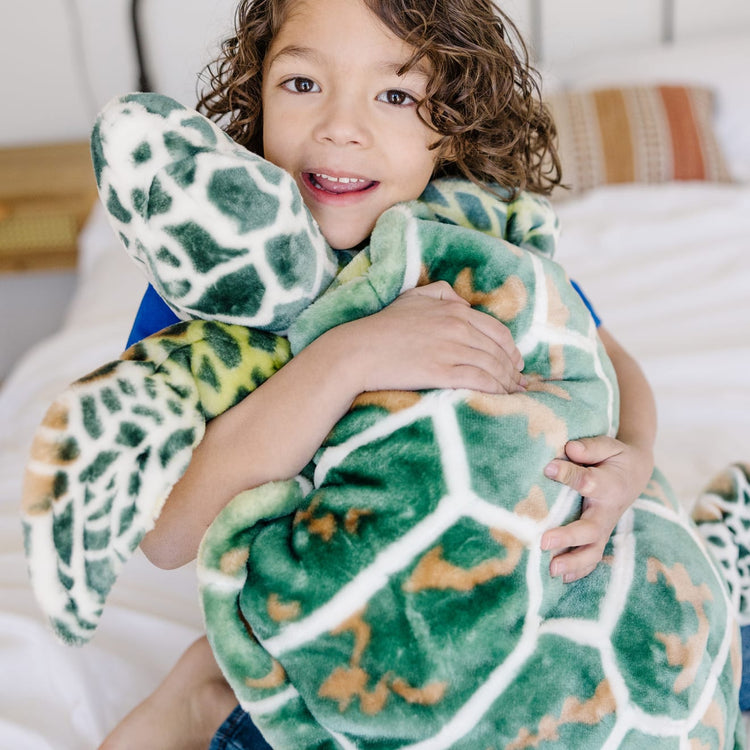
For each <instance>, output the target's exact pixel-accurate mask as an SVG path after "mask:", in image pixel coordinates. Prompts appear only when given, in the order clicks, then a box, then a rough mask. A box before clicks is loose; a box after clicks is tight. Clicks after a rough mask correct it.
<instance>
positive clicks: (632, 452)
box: [542, 327, 656, 583]
mask: <svg viewBox="0 0 750 750" xmlns="http://www.w3.org/2000/svg"><path fill="white" fill-rule="evenodd" d="M599 335H600V337H601V339H602V342H603V343H604V347H605V349H606V350H607V354H609V357H610V359H611V360H612V364H613V365H614V368H615V372H616V373H617V382H618V384H619V386H620V428H619V431H618V433H617V438H616V439H615V438H610V437H607V436H601V437H595V438H588V439H584V440H577V441H571V442H570V443H568V445H567V446H566V454H567V456H568V458H569V459H570V461H564V460H557V461H553V462H552V463H551V464H550V465H549V467H548V470H549V473H548V474H547V475H548V476H550V477H553V478H554V479H556V480H557V481H558V482H562V483H563V484H566V485H568V486H569V487H572V488H573V489H575V490H577V491H578V492H580V493H581V495H583V496H584V501H583V513H582V514H581V518H580V520H578V521H574V522H573V523H571V524H568V525H567V526H563V527H560V528H556V529H550V530H549V531H547V532H546V533H545V534H544V535H543V536H542V548H543V549H552V550H555V549H559V550H564V551H563V552H561V553H560V554H558V555H557V556H556V557H555V558H554V559H553V561H552V564H551V565H550V572H551V573H552V575H555V576H563V580H564V581H565V582H566V583H567V582H571V581H575V580H577V579H579V578H583V577H584V576H586V575H588V574H589V573H591V571H593V570H594V568H595V567H596V566H597V565H598V564H599V561H600V560H601V559H602V553H603V551H604V547H605V545H606V543H607V540H608V539H609V536H610V534H611V533H612V530H613V529H614V527H615V525H616V524H617V522H618V521H619V520H620V516H622V514H623V513H624V512H625V511H626V510H627V509H628V508H629V507H630V505H631V504H632V503H633V501H634V500H635V499H636V498H637V497H638V496H639V495H640V494H641V492H642V491H643V489H644V488H645V487H646V484H647V483H648V480H649V478H650V476H651V472H652V470H653V468H654V440H655V439H656V404H655V402H654V396H653V393H652V391H651V387H650V385H649V384H648V381H647V380H646V378H645V376H644V375H643V372H642V370H641V368H640V367H639V366H638V363H637V362H636V361H635V360H634V359H633V358H632V357H631V356H630V355H629V354H628V353H627V352H626V351H625V350H624V349H623V348H622V347H621V346H620V345H619V344H618V343H617V341H615V339H614V338H613V337H612V335H611V334H609V333H608V332H607V331H606V330H605V329H604V328H603V327H601V328H599ZM565 550H567V551H565Z"/></svg>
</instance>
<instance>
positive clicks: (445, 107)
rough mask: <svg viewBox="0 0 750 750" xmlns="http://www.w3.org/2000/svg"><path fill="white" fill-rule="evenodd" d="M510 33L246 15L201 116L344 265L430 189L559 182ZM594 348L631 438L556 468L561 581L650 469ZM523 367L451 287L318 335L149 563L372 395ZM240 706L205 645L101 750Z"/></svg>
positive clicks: (481, 380) (494, 381)
mask: <svg viewBox="0 0 750 750" xmlns="http://www.w3.org/2000/svg"><path fill="white" fill-rule="evenodd" d="M512 30H513V26H512V24H511V23H510V22H509V21H508V19H506V18H505V17H504V16H503V15H502V14H500V15H498V14H497V10H496V8H495V7H494V6H493V4H492V3H491V2H490V1H489V0H471V1H469V0H464V1H458V0H457V1H456V2H444V3H434V2H432V0H429V1H428V0H425V1H424V2H422V1H420V0H414V2H409V3H399V2H374V0H373V1H371V0H368V1H367V2H365V0H314V2H313V1H312V0H286V1H285V0H256V2H250V1H248V0H244V1H243V2H242V3H241V4H240V7H239V10H238V14H237V36H236V37H234V38H232V39H230V40H228V41H227V42H226V43H225V45H224V52H223V55H222V57H221V58H220V61H219V65H218V67H217V68H216V70H215V71H214V76H213V78H212V85H213V90H212V92H211V93H209V94H208V95H207V96H205V97H204V98H203V100H202V101H201V105H202V108H203V109H204V111H205V112H206V113H207V114H209V116H211V117H213V118H215V119H220V118H223V117H227V116H228V120H227V121H226V122H225V129H226V131H227V132H228V133H229V134H230V135H231V136H232V137H233V138H234V139H235V140H236V141H238V142H240V143H242V144H244V145H246V146H247V147H248V148H249V149H251V150H253V151H255V152H257V153H262V154H263V155H264V156H265V157H266V158H267V159H269V160H270V161H272V162H274V163H276V164H277V165H278V166H281V167H282V168H284V169H286V170H287V171H288V172H289V173H291V174H292V176H293V177H294V178H295V180H296V182H297V184H298V186H299V188H300V190H301V192H302V195H303V196H304V199H305V202H306V204H307V206H308V207H309V209H310V211H311V213H312V214H313V216H314V218H315V219H316V221H317V223H318V224H319V226H320V228H321V231H322V233H323V235H324V236H325V237H326V239H327V240H328V242H329V243H330V244H331V245H332V246H333V247H334V248H335V249H338V250H347V249H350V248H354V247H356V246H358V245H360V244H362V243H363V242H365V241H366V240H367V238H368V236H369V234H370V232H371V231H372V228H373V226H374V224H375V221H376V220H377V218H378V217H379V216H380V214H381V213H382V212H383V211H384V210H385V209H387V208H388V207H390V206H392V205H393V204H395V203H397V202H400V201H404V200H411V199H415V198H417V197H418V196H419V195H420V194H421V193H422V191H423V190H424V188H425V187H426V185H427V183H428V182H429V180H430V179H431V178H432V177H433V176H434V175H438V174H460V175H464V176H467V177H470V178H471V179H472V180H474V181H477V182H496V183H498V184H499V185H501V186H503V187H505V188H510V189H512V190H519V189H521V190H531V191H534V192H539V193H543V194H544V193H549V192H550V190H551V188H552V187H553V186H554V185H556V184H558V183H559V164H558V161H557V157H556V153H555V150H554V146H553V143H552V140H553V135H554V128H553V126H552V123H551V122H550V120H549V117H548V115H547V113H546V110H545V109H544V108H543V107H541V106H540V104H539V102H538V100H537V98H536V97H535V93H536V85H535V83H534V79H533V78H532V76H531V74H530V72H529V69H528V65H527V64H526V62H525V58H524V57H523V56H522V57H519V56H518V55H517V53H516V52H515V51H514V50H513V49H512V47H511V46H510V44H509V42H508V38H507V35H508V33H509V31H510V32H512ZM521 48H522V45H521ZM156 327H157V328H158V327H160V326H156ZM601 333H602V339H603V341H604V343H605V346H606V348H607V351H608V353H609V354H610V356H611V358H612V360H613V363H614V365H615V369H616V371H617V375H618V381H619V383H620V388H621V394H622V396H621V398H622V403H623V408H622V410H621V418H620V431H619V433H618V439H617V440H614V439H610V438H606V437H600V438H592V439H590V440H586V441H580V442H578V443H573V444H571V445H569V446H568V448H567V452H568V456H569V458H570V459H571V462H564V461H555V462H553V463H552V464H551V465H550V467H549V476H553V477H556V478H557V479H558V480H559V481H561V482H563V483H565V484H568V485H570V486H572V487H574V488H575V489H577V490H578V491H579V492H581V494H583V495H584V496H585V497H586V500H585V502H584V510H583V514H582V516H581V519H580V520H579V521H576V522H574V523H572V524H570V525H569V526H567V527H565V528H558V529H552V530H550V531H548V532H547V533H546V534H545V536H544V537H543V539H542V546H543V547H544V548H545V549H554V550H561V553H560V554H558V555H557V556H556V557H555V558H554V560H553V562H552V568H551V573H552V574H553V575H556V576H562V577H563V579H564V580H565V581H573V580H576V579H577V578H579V577H582V576H585V575H587V574H588V573H589V572H591V571H592V570H593V569H594V567H596V565H597V563H598V562H599V560H600V559H601V555H602V551H603V549H604V545H605V543H606V541H607V539H608V537H609V535H610V533H611V531H612V529H613V528H614V525H615V524H616V522H617V520H618V519H619V517H620V515H621V514H622V512H623V511H624V510H625V509H626V508H627V507H628V505H629V504H630V503H631V502H632V501H633V500H634V499H635V498H636V497H637V496H638V494H639V493H640V491H641V490H642V489H643V487H644V486H645V484H646V481H647V480H648V477H649V476H650V473H651V469H652V447H653V440H654V432H655V414H654V406H653V399H652V397H651V393H650V390H649V388H648V385H647V384H646V383H645V381H644V379H643V376H642V375H641V373H640V370H639V369H638V367H637V366H636V365H635V363H634V362H633V360H632V359H631V358H630V357H629V356H628V355H627V354H626V353H625V352H624V351H623V350H622V349H621V348H620V347H619V346H618V345H617V344H616V342H615V341H614V340H613V339H612V338H611V336H609V335H608V334H607V333H606V332H605V331H603V330H602V332H601ZM521 369H522V362H521V360H520V355H519V354H518V351H517V350H516V348H515V346H514V344H513V342H512V341H511V340H510V338H509V336H508V332H507V330H506V329H505V328H504V327H503V326H502V325H501V324H499V323H498V322H497V321H495V320H494V319H492V318H490V317H489V316H486V315H484V314H483V313H481V312H478V311H476V310H472V309H471V308H470V307H469V306H468V304H467V303H466V302H464V301H463V300H462V299H461V298H459V297H458V296H457V295H456V294H455V293H454V292H453V291H452V290H450V288H448V287H446V286H444V285H442V284H432V285H428V286H425V287H420V288H418V289H415V290H413V291H411V292H407V293H405V294H404V295H402V296H401V297H400V298H399V299H397V300H396V301H395V302H394V303H392V304H391V305H389V306H388V307H387V308H385V309H384V310H383V311H381V312H380V313H377V314H375V315H372V316H370V317H368V318H363V319H361V320H357V321H354V322H352V323H347V324H345V325H342V326H339V327H337V328H335V329H332V330H331V331H329V332H328V333H326V334H324V335H322V336H321V337H320V338H318V339H317V340H316V341H314V342H313V343H312V344H311V345H309V346H308V347H307V348H306V349H304V350H303V351H302V352H300V354H299V355H298V356H296V357H295V358H294V359H293V360H292V361H291V362H290V363H289V364H288V365H286V366H285V367H284V368H283V369H282V370H280V371H279V372H278V373H277V374H276V375H275V376H273V377H272V378H270V379H269V380H268V381H266V382H265V383H264V384H263V385H262V386H261V387H260V388H258V390H257V391H255V392H253V393H252V394H251V395H250V396H248V397H247V398H246V399H245V400H244V401H242V402H241V403H240V404H238V405H237V406H236V407H234V408H233V409H231V410H230V411H229V412H227V413H226V414H224V415H222V416H220V417H218V418H216V419H215V420H213V421H212V422H211V423H210V425H209V427H208V429H207V433H206V436H205V438H204V440H203V442H202V443H201V445H200V447H199V448H198V450H197V451H196V452H195V454H194V457H193V460H192V462H191V464H190V466H189V468H188V470H187V472H186V474H185V476H184V477H183V479H182V480H181V481H180V482H179V484H178V485H177V486H176V487H175V488H174V490H173V492H172V494H171V496H170V498H169V499H168V501H167V503H166V506H165V508H164V511H163V512H162V514H161V516H160V518H159V520H158V522H157V525H156V527H155V528H154V530H153V531H151V532H150V533H149V534H148V535H147V536H146V537H145V538H144V540H143V542H142V545H141V546H142V549H143V550H144V552H145V554H146V555H147V556H148V557H149V558H150V559H151V560H152V561H153V562H154V563H155V564H157V565H159V566H160V567H167V568H172V567H177V566H179V565H182V564H184V563H185V562H188V561H189V560H191V559H192V558H194V557H195V554H196V550H197V546H198V543H199V541H200V539H201V537H202V536H203V533H204V531H205V530H206V528H207V527H208V526H209V524H210V523H211V522H212V520H213V519H214V517H215V516H216V515H217V513H218V512H219V511H220V510H221V509H222V508H223V506H224V505H226V503H227V502H228V501H229V500H230V499H231V498H232V497H233V496H234V495H236V494H237V493H238V492H239V491H241V490H244V489H246V488H248V487H254V486H257V485H260V484H262V483H264V482H267V481H269V480H274V479H283V478H286V477H289V476H293V475H295V474H296V473H298V472H299V471H300V470H301V469H302V468H303V467H304V466H305V465H306V464H307V462H308V461H309V460H310V458H311V457H312V455H313V453H314V452H315V451H316V449H317V448H318V446H319V445H320V444H321V442H322V441H323V439H324V437H325V435H326V434H327V433H328V431H329V430H330V428H331V426H332V425H333V424H334V423H335V422H336V421H337V420H338V419H339V417H340V416H342V414H343V413H344V412H345V411H346V410H347V409H348V407H349V405H350V404H351V402H352V400H353V399H354V397H355V396H357V395H358V394H359V393H361V392H363V391H368V390H381V389H400V390H416V389H425V388H472V389H477V390H483V391H487V392H490V393H511V392H516V391H518V390H521V389H523V388H524V379H523V376H522V375H521V373H520V370H521ZM331 373H335V377H330V374H331ZM565 550H570V551H565ZM235 702H236V701H235V700H234V698H233V695H232V693H231V691H230V690H229V688H228V687H227V686H226V684H225V683H223V681H222V678H221V674H220V673H219V671H218V668H217V667H216V665H215V662H213V660H212V657H211V654H210V650H209V649H208V647H207V644H206V642H205V640H201V641H199V642H198V643H197V644H195V646H194V647H192V648H191V649H190V650H189V651H188V652H187V653H186V654H185V656H184V657H183V658H182V659H181V661H180V662H179V663H178V665H177V666H176V668H175V670H174V671H173V672H172V673H171V674H170V675H169V676H168V678H167V679H166V681H165V682H164V683H163V685H162V686H161V687H160V688H159V689H158V690H157V691H156V693H154V694H153V695H152V696H151V697H150V698H149V699H148V700H147V701H146V702H145V703H144V704H142V705H141V706H140V707H139V708H138V709H136V711H135V712H134V713H133V714H131V715H129V716H128V717H127V718H126V720H125V721H124V722H123V723H122V724H121V725H120V726H118V727H117V728H116V729H115V731H114V732H113V733H112V735H110V737H109V738H108V739H107V740H106V741H105V744H104V747H109V748H114V747H143V748H147V747H152V746H153V747H159V748H166V747H170V746H174V747H189V746H195V747H206V745H207V743H208V741H209V739H210V737H211V736H212V735H213V734H214V732H215V730H216V727H218V726H219V724H220V723H221V721H222V720H223V718H224V717H225V716H226V714H227V713H228V712H229V711H230V710H231V708H232V706H233V705H234V704H235ZM245 730H247V731H249V732H252V725H251V723H250V722H249V719H248V718H247V717H246V716H245V715H244V714H242V712H241V711H238V710H235V711H234V712H233V713H232V716H231V717H230V719H229V720H227V722H226V723H225V724H224V725H223V726H222V727H221V729H220V731H219V732H218V734H217V735H216V739H215V741H214V743H213V744H212V745H211V747H212V748H219V747H254V746H256V745H253V744H250V742H252V740H248V741H245V742H244V744H242V743H243V741H242V740H237V741H236V742H235V744H227V742H230V743H231V742H233V740H228V739H227V737H228V736H229V735H233V734H235V733H239V734H237V735H236V736H237V737H240V736H242V735H241V733H242V732H243V731H245ZM191 743H192V744H191ZM257 746H259V747H262V746H263V745H262V744H261V745H257Z"/></svg>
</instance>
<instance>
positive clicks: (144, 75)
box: [130, 0, 153, 91]
mask: <svg viewBox="0 0 750 750" xmlns="http://www.w3.org/2000/svg"><path fill="white" fill-rule="evenodd" d="M130 25H131V29H132V32H133V46H134V48H135V57H136V62H137V64H138V91H153V88H152V86H151V77H150V76H149V73H148V66H147V65H146V59H145V55H144V54H143V41H142V39H143V33H142V26H141V17H140V0H130Z"/></svg>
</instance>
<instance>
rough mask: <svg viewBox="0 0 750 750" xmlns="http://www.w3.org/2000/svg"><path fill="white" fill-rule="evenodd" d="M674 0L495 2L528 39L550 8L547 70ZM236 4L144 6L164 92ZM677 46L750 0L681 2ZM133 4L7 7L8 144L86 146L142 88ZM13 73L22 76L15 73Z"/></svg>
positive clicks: (44, 0)
mask: <svg viewBox="0 0 750 750" xmlns="http://www.w3.org/2000/svg"><path fill="white" fill-rule="evenodd" d="M665 1H666V0H620V1H619V2H614V1H613V0H496V2H497V3H498V4H499V5H501V6H502V7H503V8H505V9H506V10H507V11H508V12H509V13H510V15H511V16H513V17H514V18H516V19H517V22H518V24H519V26H520V27H521V30H522V32H523V33H524V34H525V35H527V39H528V40H529V41H533V40H532V39H531V38H529V37H530V34H531V20H530V19H531V9H532V8H533V7H534V5H539V6H541V8H542V10H543V23H542V25H541V41H542V45H541V47H542V52H543V56H544V62H545V65H547V66H549V65H550V64H553V63H554V62H555V61H560V60H564V59H568V58H572V57H577V56H580V55H582V54H584V53H586V52H589V51H596V50H601V49H615V50H618V49H619V50H621V49H626V48H634V49H637V48H638V47H643V46H648V45H652V44H655V43H657V42H658V39H659V34H660V12H661V8H662V3H663V2H665ZM235 2H236V0H142V1H141V7H142V15H143V24H144V35H145V42H146V53H147V56H148V62H149V67H150V69H151V71H152V72H153V74H154V79H155V81H154V83H155V85H156V88H157V89H158V90H161V91H163V92H164V93H167V94H170V95H172V96H174V97H175V98H177V99H179V100H180V101H182V102H183V103H185V104H188V105H192V104H194V102H195V93H194V92H195V86H196V81H197V74H198V71H199V70H200V69H201V68H202V66H203V64H204V63H205V62H206V61H207V60H209V59H210V58H211V57H212V55H213V51H214V50H215V49H216V45H217V44H218V41H219V40H220V39H221V38H223V37H224V36H225V35H226V33H227V32H229V31H230V30H231V27H232V22H233V13H234V7H235ZM674 3H675V6H676V15H675V32H676V36H677V38H678V39H681V38H687V37H690V36H696V35H706V34H710V33H713V32H718V31H725V30H728V29H736V28H737V27H738V26H740V27H744V28H750V0H711V2H706V1H705V0H674ZM129 7H130V6H129V1H128V0H34V2H18V0H0V69H2V70H3V71H4V72H5V77H4V82H3V97H2V104H0V107H1V110H0V145H9V144H16V143H33V142H39V141H54V140H65V139H71V138H86V137H87V136H88V132H89V129H90V127H91V124H92V122H93V119H94V117H95V114H96V112H97V111H98V109H99V108H100V107H101V106H102V105H103V104H104V103H105V102H106V101H107V100H108V99H110V98H111V97H113V96H115V95H117V94H121V93H125V92H127V91H130V90H133V89H134V88H135V87H136V66H135V56H134V53H133V47H132V39H131V33H130V22H129ZM10 71H13V72H10Z"/></svg>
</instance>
